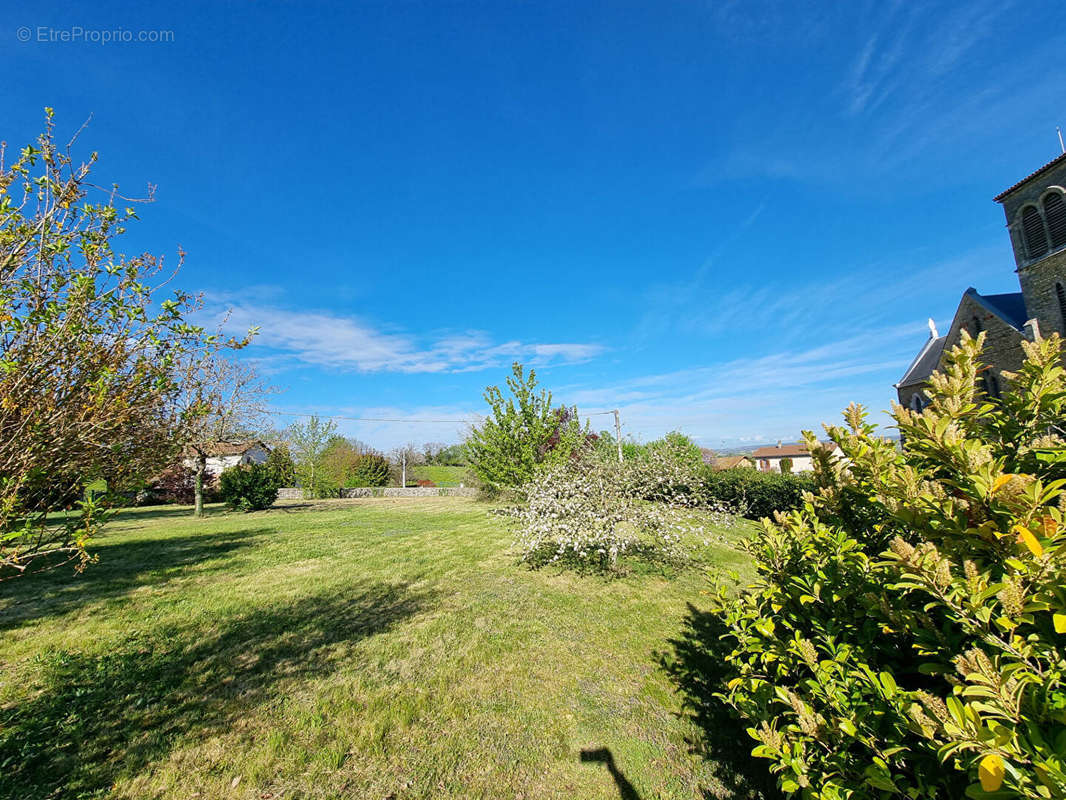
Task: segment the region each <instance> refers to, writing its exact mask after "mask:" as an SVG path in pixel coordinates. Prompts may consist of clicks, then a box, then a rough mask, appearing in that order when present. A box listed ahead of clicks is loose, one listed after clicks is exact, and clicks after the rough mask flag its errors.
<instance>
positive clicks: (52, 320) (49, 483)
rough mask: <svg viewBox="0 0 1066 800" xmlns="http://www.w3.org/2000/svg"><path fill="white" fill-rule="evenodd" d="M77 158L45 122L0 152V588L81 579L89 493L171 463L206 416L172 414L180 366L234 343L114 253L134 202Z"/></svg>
mask: <svg viewBox="0 0 1066 800" xmlns="http://www.w3.org/2000/svg"><path fill="white" fill-rule="evenodd" d="M75 139H76V137H75ZM74 145H75V141H74V140H72V141H71V142H70V143H68V144H67V145H66V146H65V147H62V146H59V145H57V143H56V141H55V137H54V128H53V121H52V111H51V109H46V129H45V132H44V133H43V134H42V135H41V136H40V137H38V139H37V141H36V143H35V144H32V145H28V146H26V147H24V148H23V149H22V150H21V151H20V152H19V153H18V154H17V155H15V156H14V158H12V159H10V160H9V159H7V158H6V155H7V154H6V152H4V151H3V150H2V149H0V578H3V577H11V576H13V575H17V574H20V573H23V572H25V571H27V570H31V569H32V570H38V569H42V568H45V567H49V566H56V565H58V564H60V563H68V562H73V563H74V564H75V565H76V566H77V567H78V568H83V567H84V566H85V565H86V564H87V563H88V562H89V560H90V556H89V553H88V551H87V550H86V545H87V544H88V542H89V539H90V537H91V536H92V535H93V534H94V533H95V532H96V531H97V530H98V529H99V527H100V525H101V524H102V523H103V521H104V520H105V518H106V513H105V511H104V510H103V509H102V508H101V507H100V506H98V505H97V504H96V503H95V502H94V501H93V500H92V499H90V498H86V499H84V500H83V499H82V497H83V495H84V492H83V489H84V487H85V486H86V484H88V483H90V482H92V481H94V480H96V479H99V478H103V479H105V480H106V481H107V482H108V485H109V486H130V485H136V484H137V483H138V482H142V481H145V480H147V479H148V478H150V477H152V476H154V475H157V474H159V472H160V471H162V469H163V468H164V467H166V466H167V465H168V464H170V463H173V461H174V459H175V458H176V457H177V455H178V454H179V453H180V451H181V449H182V447H183V445H184V443H185V442H186V440H187V437H188V436H189V435H190V432H191V430H193V428H194V426H195V423H196V421H197V420H198V419H199V418H200V416H201V415H202V414H203V410H202V408H200V407H198V406H192V407H190V406H186V405H184V404H182V403H181V402H180V395H181V390H182V374H183V365H184V364H185V363H187V362H188V360H189V359H197V358H207V357H210V356H211V355H213V354H215V353H217V352H218V351H219V350H222V349H224V348H227V347H239V346H241V345H242V344H243V342H239V341H233V340H230V341H225V340H223V339H221V338H220V337H218V336H211V335H209V334H207V333H205V331H204V329H203V328H201V327H199V326H197V325H194V324H192V323H191V322H190V321H189V318H190V315H191V313H192V312H194V311H195V310H196V308H197V307H198V305H199V301H198V298H196V297H195V296H192V295H190V294H187V293H185V292H182V291H173V292H170V293H169V296H167V294H165V293H164V292H163V287H164V286H165V285H166V284H167V283H169V282H170V281H171V280H172V279H173V277H174V273H175V272H176V271H177V270H176V269H169V270H167V271H166V272H164V271H163V263H162V260H161V259H160V258H158V257H157V256H154V255H152V254H148V253H145V254H142V255H138V256H134V257H127V256H124V255H121V254H120V252H118V250H117V249H116V246H115V245H116V242H115V240H116V239H117V237H120V236H121V235H122V234H124V233H125V232H126V226H127V225H128V224H129V223H130V222H131V221H132V220H134V219H136V214H135V212H134V210H133V208H132V207H129V206H128V205H126V204H127V203H132V202H133V201H129V200H127V199H126V198H123V197H122V196H121V195H119V194H118V191H117V188H112V189H110V190H101V189H100V188H99V187H98V186H97V185H95V184H94V183H93V182H91V181H90V170H91V167H92V165H93V164H94V163H95V161H96V154H95V153H94V154H92V155H91V156H90V157H89V159H88V160H87V162H85V163H80V164H79V163H78V162H76V161H75V160H74V158H73V156H72V155H71V151H72V149H73V147H74ZM146 199H150V197H149V198H146ZM120 203H121V204H122V205H120ZM180 261H181V259H180V254H179V263H178V266H179V267H180ZM59 510H67V513H65V514H56V513H55V512H56V511H59Z"/></svg>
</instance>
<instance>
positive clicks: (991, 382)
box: [988, 372, 999, 397]
mask: <svg viewBox="0 0 1066 800" xmlns="http://www.w3.org/2000/svg"><path fill="white" fill-rule="evenodd" d="M988 395H989V397H999V378H997V377H996V375H995V373H993V372H990V373H988Z"/></svg>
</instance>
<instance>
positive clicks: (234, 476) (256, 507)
mask: <svg viewBox="0 0 1066 800" xmlns="http://www.w3.org/2000/svg"><path fill="white" fill-rule="evenodd" d="M219 486H220V491H219V494H221V496H222V499H223V500H224V501H226V503H227V504H228V505H229V506H230V508H233V509H235V510H237V511H262V510H263V509H264V508H270V507H271V506H272V505H274V501H275V500H277V499H278V489H279V488H281V481H280V480H279V478H278V474H277V472H276V471H275V470H274V469H273V468H272V467H271V466H269V465H267V464H247V465H240V466H236V467H230V468H229V469H227V470H223V472H222V475H221V477H220V478H219Z"/></svg>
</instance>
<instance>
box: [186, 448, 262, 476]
mask: <svg viewBox="0 0 1066 800" xmlns="http://www.w3.org/2000/svg"><path fill="white" fill-rule="evenodd" d="M204 449H205V451H206V452H207V474H208V475H212V476H218V475H220V474H222V470H224V469H229V468H230V467H235V466H237V465H238V464H262V463H263V462H265V461H266V460H267V457H268V456H269V455H270V448H269V447H267V446H266V445H265V444H263V443H262V442H212V443H211V444H209V445H207V446H206V447H205V448H204ZM185 466H187V467H189V468H190V469H195V468H196V460H195V459H194V458H188V457H187V458H186V459H185Z"/></svg>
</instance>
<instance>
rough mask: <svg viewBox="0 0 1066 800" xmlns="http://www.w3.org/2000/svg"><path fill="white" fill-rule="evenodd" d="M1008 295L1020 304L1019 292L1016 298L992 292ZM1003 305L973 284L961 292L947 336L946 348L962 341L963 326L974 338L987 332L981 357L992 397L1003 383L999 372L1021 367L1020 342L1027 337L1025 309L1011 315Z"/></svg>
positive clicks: (996, 394)
mask: <svg viewBox="0 0 1066 800" xmlns="http://www.w3.org/2000/svg"><path fill="white" fill-rule="evenodd" d="M1006 297H1011V298H1012V299H1015V300H1016V301H1017V304H1018V305H1020V299H1021V298H1020V295H1019V296H1018V297H1017V298H1013V297H1012V296H1008V295H991V298H1006ZM1003 305H1005V304H1004V303H1003V302H1001V303H1000V304H998V305H997V304H994V303H992V302H989V298H985V297H982V296H981V295H980V294H978V293H977V291H976V290H974V289H973V288H970V289H967V290H966V292H965V293H964V294H963V295H962V300H960V301H959V307H958V310H956V312H955V318H954V319H953V320H952V321H951V327H950V328H949V329H948V332H947V334H946V335H945V337H944V339H945V341H944V350H945V352H946V351H948V350H950V349H951V348H953V347H955V346H956V345H957V344H958V343H959V341H960V340H961V339H962V332H963V330H965V331H966V332H967V333H969V334H970V337H971V338H974V339H976V338H977V337H978V336H979V335H980V334H982V333H983V334H984V335H985V346H984V350H983V351H982V354H981V360H982V361H984V363H985V364H987V365H988V369H987V371H986V375H987V382H988V387H987V392H988V394H990V395H992V396H993V397H996V396H998V395H999V393H1000V391H1001V390H1002V388H1003V385H1004V381H1005V379H1004V378H1003V377H1002V376H1001V374H1000V373H1002V371H1003V370H1007V371H1008V372H1013V371H1014V370H1017V369H1018V368H1020V367H1021V365H1022V347H1021V342H1022V339H1023V338H1025V334H1024V332H1023V331H1024V328H1025V322H1024V311H1022V313H1021V314H1017V313H1014V314H1010V315H1008V314H1007V313H1006V312H1005V309H1004V308H1002V307H1000V306H1003ZM1015 311H1017V309H1015ZM1005 317H1006V318H1005ZM941 360H943V358H941Z"/></svg>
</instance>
